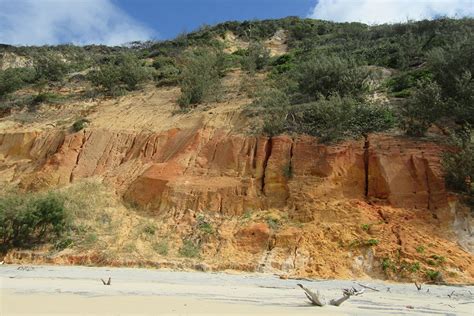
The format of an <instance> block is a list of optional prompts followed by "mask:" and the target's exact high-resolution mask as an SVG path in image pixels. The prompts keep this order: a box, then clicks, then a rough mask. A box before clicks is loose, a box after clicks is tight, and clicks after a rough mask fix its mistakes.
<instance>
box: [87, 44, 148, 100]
mask: <svg viewBox="0 0 474 316" xmlns="http://www.w3.org/2000/svg"><path fill="white" fill-rule="evenodd" d="M150 75H151V72H150V71H149V69H148V68H147V67H145V66H144V65H143V63H142V61H140V60H139V59H138V57H137V56H136V55H134V54H133V53H122V54H118V55H114V56H112V57H111V58H110V59H109V60H107V61H106V62H105V63H103V64H101V65H100V66H99V68H98V69H97V70H94V71H92V72H90V73H89V75H88V78H89V80H90V81H91V82H92V84H93V85H95V86H96V87H98V88H100V89H102V90H103V91H104V92H105V93H107V94H109V95H118V94H119V93H120V92H121V91H122V90H123V89H126V90H136V89H137V88H138V87H139V86H140V84H141V83H143V82H145V81H146V80H147V79H149V78H150Z"/></svg>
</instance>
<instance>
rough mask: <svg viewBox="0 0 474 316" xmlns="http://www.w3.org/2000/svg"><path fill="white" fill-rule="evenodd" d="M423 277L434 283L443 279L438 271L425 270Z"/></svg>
mask: <svg viewBox="0 0 474 316" xmlns="http://www.w3.org/2000/svg"><path fill="white" fill-rule="evenodd" d="M425 275H426V277H427V278H428V279H430V280H431V281H434V282H440V281H442V279H443V275H442V274H441V272H440V271H438V270H426V271H425Z"/></svg>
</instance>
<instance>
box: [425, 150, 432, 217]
mask: <svg viewBox="0 0 474 316" xmlns="http://www.w3.org/2000/svg"><path fill="white" fill-rule="evenodd" d="M423 162H424V165H425V181H426V192H427V193H428V199H427V200H428V201H427V203H428V205H427V207H428V210H431V186H430V176H429V173H428V172H429V169H430V166H429V164H428V159H425V158H424V157H423Z"/></svg>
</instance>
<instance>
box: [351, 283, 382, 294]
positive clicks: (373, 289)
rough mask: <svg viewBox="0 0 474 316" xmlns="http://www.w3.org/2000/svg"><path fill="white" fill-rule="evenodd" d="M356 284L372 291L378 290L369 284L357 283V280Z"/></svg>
mask: <svg viewBox="0 0 474 316" xmlns="http://www.w3.org/2000/svg"><path fill="white" fill-rule="evenodd" d="M357 284H358V285H359V286H361V287H363V288H364V289H369V290H372V291H375V292H380V290H379V289H376V288H374V287H370V286H368V285H364V284H362V283H358V282H357Z"/></svg>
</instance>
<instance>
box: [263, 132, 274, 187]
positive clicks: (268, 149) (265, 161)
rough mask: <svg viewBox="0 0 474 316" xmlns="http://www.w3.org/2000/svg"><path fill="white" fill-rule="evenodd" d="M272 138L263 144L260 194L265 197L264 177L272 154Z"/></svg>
mask: <svg viewBox="0 0 474 316" xmlns="http://www.w3.org/2000/svg"><path fill="white" fill-rule="evenodd" d="M272 146H273V144H272V138H271V137H270V138H269V139H268V141H267V142H266V143H265V157H264V159H263V168H262V169H263V171H262V183H261V185H260V187H261V190H262V193H263V194H264V195H265V176H266V173H267V165H268V160H269V159H270V156H271V154H272Z"/></svg>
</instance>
